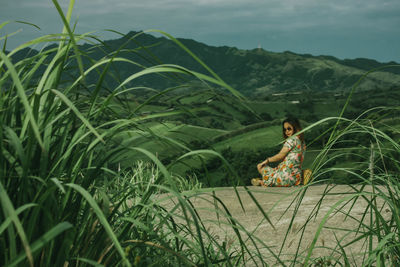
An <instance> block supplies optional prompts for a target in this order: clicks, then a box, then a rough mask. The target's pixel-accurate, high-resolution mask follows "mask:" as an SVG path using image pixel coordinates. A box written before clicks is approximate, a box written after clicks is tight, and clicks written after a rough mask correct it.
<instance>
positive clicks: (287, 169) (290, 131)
mask: <svg viewBox="0 0 400 267" xmlns="http://www.w3.org/2000/svg"><path fill="white" fill-rule="evenodd" d="M301 129H302V128H301V126H300V122H299V120H298V119H296V118H288V119H285V120H284V121H283V123H282V132H283V138H284V139H285V140H286V141H285V143H284V144H283V147H282V149H281V151H280V152H279V153H278V154H276V155H274V156H272V157H269V158H267V159H266V160H264V161H263V162H261V163H259V164H258V165H257V169H258V172H259V173H260V174H261V176H262V179H257V178H255V179H252V180H251V183H252V184H253V185H261V186H294V185H299V184H300V182H301V176H302V170H301V165H302V163H303V159H304V152H305V148H306V146H305V142H304V136H303V133H301V134H298V135H296V136H293V135H294V134H296V133H297V132H299V131H301ZM278 161H282V162H280V163H279V165H278V166H277V167H275V168H272V167H270V166H268V164H269V163H270V162H278Z"/></svg>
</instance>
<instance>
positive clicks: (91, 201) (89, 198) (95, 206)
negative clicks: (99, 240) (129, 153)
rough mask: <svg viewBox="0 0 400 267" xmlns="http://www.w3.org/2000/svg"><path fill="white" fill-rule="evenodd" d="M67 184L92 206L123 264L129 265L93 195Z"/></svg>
mask: <svg viewBox="0 0 400 267" xmlns="http://www.w3.org/2000/svg"><path fill="white" fill-rule="evenodd" d="M67 186H69V187H71V188H73V189H74V190H76V191H78V192H79V193H80V194H81V195H82V196H83V197H84V198H85V199H86V201H87V202H88V203H89V205H90V206H91V207H92V208H93V210H94V212H95V213H96V215H97V218H98V219H99V221H100V223H101V224H102V225H103V227H104V230H105V231H106V232H107V234H108V236H109V237H110V239H111V240H112V242H113V244H114V246H115V248H116V249H117V251H118V253H119V254H120V256H121V258H122V260H123V263H124V265H126V266H131V264H130V263H129V261H128V259H127V258H126V255H125V252H124V250H123V249H122V246H121V244H120V242H119V241H118V239H117V236H116V235H115V233H114V232H113V230H112V228H111V226H110V224H109V222H108V221H107V218H106V217H105V216H104V213H103V211H102V210H101V209H100V207H99V205H98V204H97V203H96V201H95V200H94V199H93V197H92V196H91V195H90V194H89V193H88V192H87V191H86V190H85V189H84V188H82V187H81V186H80V185H77V184H71V183H69V184H67Z"/></svg>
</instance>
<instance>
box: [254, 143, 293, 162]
mask: <svg viewBox="0 0 400 267" xmlns="http://www.w3.org/2000/svg"><path fill="white" fill-rule="evenodd" d="M289 150H290V149H289V148H288V147H286V146H284V147H282V149H281V151H279V153H278V154H276V155H274V156H272V157H269V158H267V159H266V160H264V161H263V162H261V164H262V165H266V164H268V163H269V162H277V161H282V160H283V159H284V158H285V157H286V155H287V153H289Z"/></svg>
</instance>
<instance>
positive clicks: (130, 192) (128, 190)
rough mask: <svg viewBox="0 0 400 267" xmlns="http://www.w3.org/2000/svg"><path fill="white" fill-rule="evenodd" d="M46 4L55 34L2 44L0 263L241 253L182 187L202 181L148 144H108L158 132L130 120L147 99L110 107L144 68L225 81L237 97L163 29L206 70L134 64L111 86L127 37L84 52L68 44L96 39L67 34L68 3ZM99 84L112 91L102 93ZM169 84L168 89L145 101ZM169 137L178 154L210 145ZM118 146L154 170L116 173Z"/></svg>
mask: <svg viewBox="0 0 400 267" xmlns="http://www.w3.org/2000/svg"><path fill="white" fill-rule="evenodd" d="M53 3H54V5H55V8H56V9H57V11H58V12H59V14H60V18H61V19H62V21H63V23H64V30H63V33H62V34H53V35H47V36H43V37H40V38H38V39H35V40H32V41H30V42H28V43H26V44H23V45H21V46H19V47H17V48H16V49H14V50H12V51H10V52H6V47H5V48H4V49H3V51H0V74H1V76H0V88H1V100H0V110H1V113H0V120H1V124H0V135H1V140H2V141H1V143H0V146H1V147H0V150H1V156H0V166H1V167H0V199H1V206H2V210H3V212H2V213H1V215H0V251H1V252H0V254H1V257H0V265H2V266H3V265H7V266H16V265H20V266H25V265H27V264H29V265H30V266H34V265H39V266H70V265H74V266H86V265H96V266H99V265H111V266H118V265H124V266H131V265H137V266H148V265H170V266H177V265H179V266H186V265H210V264H214V263H227V264H228V265H235V263H237V262H240V261H241V260H242V261H243V254H244V253H245V248H246V246H243V248H242V250H241V251H239V252H234V253H232V252H229V251H227V250H226V247H224V245H222V244H221V242H219V241H217V240H216V239H215V238H214V237H213V236H212V235H210V234H209V233H208V232H207V230H206V229H205V226H204V225H203V224H202V222H201V220H200V218H199V217H198V215H197V213H196V210H195V209H194V208H193V206H192V205H191V204H190V201H188V200H187V198H186V197H185V196H184V195H182V194H180V192H181V191H183V190H187V189H195V188H197V187H199V186H198V184H197V183H196V182H195V180H193V181H194V182H193V183H191V182H187V180H186V179H176V178H174V177H172V176H171V174H170V172H169V171H168V170H167V168H166V166H164V165H163V164H162V163H161V162H160V161H159V159H158V158H157V157H156V155H154V154H152V153H151V152H149V151H146V150H144V149H142V148H140V147H124V146H115V144H114V143H113V138H114V137H115V136H116V135H117V134H120V133H121V132H123V131H131V130H132V129H138V130H140V131H142V132H146V131H147V134H148V135H149V136H153V137H154V138H158V137H157V136H156V135H155V134H154V133H152V132H151V131H150V130H149V129H147V128H146V126H145V125H144V124H142V123H141V121H142V119H141V117H139V116H135V114H137V111H138V110H140V108H142V107H143V105H145V104H146V103H147V102H148V101H145V102H144V103H143V105H140V106H138V107H137V109H136V110H134V111H131V110H128V111H127V112H126V114H133V115H132V116H131V117H125V118H121V117H119V116H118V114H116V113H115V112H114V109H113V108H114V107H113V103H115V102H121V103H123V101H122V99H123V98H122V97H123V96H124V95H125V94H128V93H129V92H131V91H134V90H136V89H137V88H132V87H128V86H129V84H130V82H132V81H134V80H135V79H138V78H140V77H141V76H143V75H151V74H162V75H163V74H171V73H172V74H178V75H188V76H191V77H195V78H197V79H200V80H201V81H203V82H204V83H206V82H211V83H215V84H217V85H219V86H223V87H225V88H227V89H228V90H230V91H231V92H232V93H233V94H234V95H236V96H238V97H241V96H240V94H239V93H238V92H236V91H235V90H234V89H232V88H231V87H229V86H228V85H227V84H225V83H224V82H223V81H222V80H221V79H220V78H219V77H218V76H217V75H216V74H215V73H214V72H212V70H211V69H209V68H208V67H207V66H206V65H205V64H204V63H203V62H202V61H201V60H200V59H198V58H197V57H196V56H195V55H193V54H192V53H191V52H190V51H189V50H188V49H187V48H186V47H184V46H183V45H182V44H181V43H180V42H179V41H178V40H176V39H174V38H173V37H172V36H169V35H168V34H166V33H162V32H161V33H162V34H164V35H165V36H167V37H169V38H170V39H172V40H173V41H174V42H175V43H176V44H177V45H178V46H180V47H181V48H182V49H183V50H185V51H186V52H187V53H189V54H190V55H191V56H193V58H194V59H196V60H197V61H198V62H199V64H201V65H203V66H204V67H205V69H206V70H207V71H209V73H210V76H207V75H204V74H200V73H196V72H192V71H190V70H187V69H185V68H183V67H180V66H175V65H163V64H161V65H154V66H151V67H143V66H142V67H143V68H142V70H140V71H139V72H136V73H132V74H131V75H130V76H129V77H128V78H126V79H125V80H123V81H117V82H119V86H117V87H116V88H107V86H106V84H105V83H104V81H105V80H106V77H107V76H109V75H110V76H113V75H114V74H113V73H112V72H109V69H110V67H111V66H112V64H113V63H114V62H117V61H120V62H126V63H128V64H132V65H135V66H137V65H139V64H137V63H136V62H133V61H130V60H127V59H125V58H121V57H118V54H119V52H120V51H121V50H123V49H124V47H125V45H126V44H123V45H122V46H121V47H120V48H119V49H118V50H117V51H114V52H113V53H112V54H105V56H104V58H102V59H100V60H98V61H94V60H93V59H91V58H90V57H89V55H88V54H87V53H86V52H85V51H83V50H81V48H80V47H79V46H78V45H77V43H78V42H80V41H89V42H94V41H96V40H97V38H96V37H93V36H91V35H90V34H83V35H80V34H75V33H74V32H73V29H72V28H71V27H70V18H71V12H72V9H73V3H74V1H71V2H70V6H69V9H68V12H67V15H64V14H63V12H62V10H61V8H60V6H59V4H58V2H57V1H56V0H54V1H53ZM6 24H7V23H4V24H2V25H1V27H4V26H5V25H6ZM138 35H140V33H139V34H138ZM138 35H137V36H138ZM137 36H133V37H132V38H131V39H135V38H136V37H137ZM5 38H7V37H5ZM48 42H58V46H56V47H51V48H45V49H42V50H41V51H40V52H39V53H38V54H34V55H29V54H28V55H26V57H25V58H24V59H22V60H20V61H18V62H15V61H13V59H12V58H13V56H15V55H17V54H18V52H20V51H21V50H22V49H23V48H26V47H28V46H30V45H41V44H47V43H48ZM99 47H101V46H99ZM131 52H135V51H131ZM87 62H89V63H90V64H89V65H88V64H87ZM70 66H76V67H74V68H75V69H69V68H70ZM93 73H94V74H93ZM89 74H91V75H97V77H98V83H97V84H95V85H94V86H92V85H88V84H87V82H86V78H85V77H87V76H88V75H89ZM114 77H115V76H114ZM172 77H176V76H172ZM115 78H116V79H118V77H115ZM104 90H109V91H110V93H109V94H108V95H106V96H104V93H103V92H104ZM171 90H174V88H168V89H166V90H165V91H164V92H161V93H158V94H156V95H155V96H154V97H157V96H159V95H162V94H165V93H166V92H168V91H171ZM154 97H153V98H154ZM157 116H165V117H167V116H169V113H168V112H165V113H164V114H162V113H161V114H158V115H157ZM147 119H148V118H147ZM168 142H169V143H171V142H172V143H174V144H175V145H176V146H179V147H180V148H181V149H183V150H184V151H185V150H186V152H188V153H187V154H186V155H182V157H189V156H196V155H199V154H201V153H215V152H213V151H207V150H204V151H199V152H196V151H189V149H187V148H186V147H185V146H184V145H182V144H179V143H178V142H176V141H174V140H168ZM126 150H130V151H131V153H138V154H144V155H145V156H147V157H148V158H149V159H150V160H151V161H152V162H154V164H155V167H154V168H153V169H152V171H150V172H147V173H146V174H143V175H144V176H146V175H147V178H146V177H145V178H143V177H142V178H141V179H142V180H141V181H138V180H136V181H135V179H138V173H139V171H138V169H136V170H135V169H134V170H133V172H130V173H126V171H125V170H124V171H123V172H119V171H118V168H117V166H116V165H115V164H114V165H112V164H110V162H115V161H116V159H118V158H119V157H120V156H121V155H123V154H124V153H125V152H126ZM149 177H150V178H149ZM177 181H180V182H177ZM160 192H168V193H169V194H170V195H171V196H173V197H175V198H176V199H177V200H178V202H177V203H176V207H175V208H173V209H172V212H171V211H168V210H166V209H165V208H163V206H162V205H160V204H159V203H157V202H155V201H154V195H155V194H156V193H157V194H159V193H160ZM178 207H179V209H180V210H181V211H182V212H183V213H182V215H181V216H182V221H180V222H177V221H176V220H177V218H176V217H175V214H173V210H177V209H178ZM232 222H234V221H232ZM232 227H235V224H234V223H233V224H232ZM235 231H236V232H237V230H235ZM237 234H238V236H239V237H240V234H239V233H238V232H237Z"/></svg>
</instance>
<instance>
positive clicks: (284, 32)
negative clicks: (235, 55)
mask: <svg viewBox="0 0 400 267" xmlns="http://www.w3.org/2000/svg"><path fill="white" fill-rule="evenodd" d="M58 2H59V3H60V5H61V6H62V7H63V10H64V12H66V9H67V6H68V4H69V2H70V1H69V0H59V1H58ZM0 6H1V8H0V25H1V23H3V22H5V21H10V23H9V24H7V25H5V26H3V27H2V29H0V38H1V37H4V36H5V35H6V34H13V33H15V34H14V35H12V36H10V37H8V39H7V47H8V49H10V48H11V49H12V48H15V47H16V46H17V45H19V44H22V43H24V42H26V41H28V40H31V39H33V38H35V37H38V36H41V35H44V34H50V33H60V32H61V31H62V21H61V18H60V16H59V15H58V13H57V11H56V9H55V7H54V4H53V1H51V0H0ZM15 21H26V22H30V23H33V24H35V25H37V26H39V27H40V30H39V29H37V28H35V27H32V26H28V25H25V24H20V23H17V22H15ZM72 22H74V23H75V22H76V23H77V24H76V25H77V27H76V32H77V33H87V32H91V31H96V34H97V35H98V36H99V37H100V38H102V39H105V40H107V39H116V38H119V37H120V36H119V35H116V34H115V33H111V32H108V31H105V29H113V30H116V31H119V32H122V33H128V32H129V31H141V30H149V29H158V30H162V31H165V32H167V33H169V34H171V35H173V36H174V37H178V38H190V39H194V40H196V41H199V42H202V43H205V44H208V45H212V46H232V47H237V48H239V49H254V48H257V47H262V48H263V49H265V50H267V51H272V52H283V51H292V52H294V53H299V54H312V55H330V56H335V57H337V58H340V59H345V58H348V59H354V58H360V57H361V58H370V59H375V60H377V61H380V62H389V61H395V62H398V63H400V0H75V7H74V12H73V15H72ZM0 27H1V26H0ZM3 42H4V38H3V40H0V43H1V45H2V44H3Z"/></svg>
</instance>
